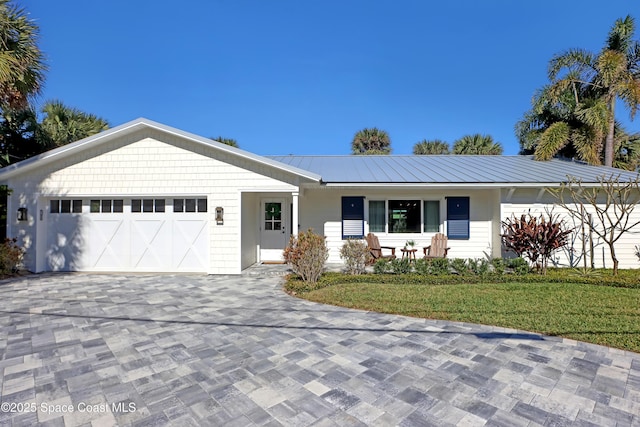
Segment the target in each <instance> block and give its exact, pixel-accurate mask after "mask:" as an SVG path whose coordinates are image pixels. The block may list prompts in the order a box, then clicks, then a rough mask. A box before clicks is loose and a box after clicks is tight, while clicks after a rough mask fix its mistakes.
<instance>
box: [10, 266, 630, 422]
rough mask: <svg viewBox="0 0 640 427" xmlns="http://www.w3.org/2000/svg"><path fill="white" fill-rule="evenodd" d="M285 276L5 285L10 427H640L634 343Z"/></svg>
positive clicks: (32, 279)
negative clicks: (614, 344) (328, 302)
mask: <svg viewBox="0 0 640 427" xmlns="http://www.w3.org/2000/svg"><path fill="white" fill-rule="evenodd" d="M281 280H282V279H281V278H278V277H268V276H261V277H247V276H238V277H215V276H188V275H186V276H185V275H159V276H147V275H88V274H48V275H37V276H29V277H26V278H20V279H13V280H9V281H4V282H0V296H1V299H0V347H1V359H0V368H1V371H0V372H1V374H2V377H1V378H2V405H1V406H2V413H0V425H5V424H6V425H9V424H12V425H36V424H38V423H42V424H43V425H60V426H61V425H65V426H76V425H100V426H101V425H129V424H133V425H175V426H187V425H238V426H248V425H285V426H289V425H320V426H329V425H384V426H388V425H397V424H399V425H407V426H408V425H437V426H446V425H504V426H525V425H581V426H588V425H597V426H606V425H612V426H613V425H619V426H620V425H635V426H638V425H640V415H639V414H640V355H639V354H635V353H629V352H623V351H617V350H610V349H607V348H604V347H599V346H594V345H587V344H581V343H576V342H573V341H568V340H561V339H552V338H546V337H540V336H538V335H535V334H529V333H517V332H516V331H511V330H505V329H497V328H490V327H482V326H475V325H468V324H460V323H447V322H438V321H428V320H421V319H412V318H406V317H399V316H391V315H383V314H377V313H368V312H363V311H355V310H348V309H343V308H336V307H329V306H323V305H319V304H314V303H310V302H306V301H302V300H298V299H295V298H292V297H290V296H288V295H286V294H284V293H283V292H282V291H281ZM34 410H35V412H34Z"/></svg>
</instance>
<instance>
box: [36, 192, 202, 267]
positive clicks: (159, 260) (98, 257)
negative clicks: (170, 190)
mask: <svg viewBox="0 0 640 427" xmlns="http://www.w3.org/2000/svg"><path fill="white" fill-rule="evenodd" d="M207 224H208V221H207V200H206V198H204V197H202V198H194V197H185V198H170V199H169V198H156V199H151V198H142V197H141V198H132V199H115V198H114V199H104V198H103V199H97V198H96V199H84V200H79V199H78V200H66V199H56V200H50V201H49V213H48V219H47V251H46V254H45V256H46V261H47V269H49V270H53V271H65V270H66V271H141V272H174V271H175V272H206V271H207V267H208V243H209V239H208V226H207Z"/></svg>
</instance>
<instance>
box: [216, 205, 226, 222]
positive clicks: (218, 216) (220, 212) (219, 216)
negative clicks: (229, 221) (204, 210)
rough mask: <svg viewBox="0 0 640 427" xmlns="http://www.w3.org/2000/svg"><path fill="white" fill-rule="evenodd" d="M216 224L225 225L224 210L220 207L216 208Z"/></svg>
mask: <svg viewBox="0 0 640 427" xmlns="http://www.w3.org/2000/svg"><path fill="white" fill-rule="evenodd" d="M216 224H218V225H222V224H224V209H223V208H222V207H220V206H218V207H217V208H216Z"/></svg>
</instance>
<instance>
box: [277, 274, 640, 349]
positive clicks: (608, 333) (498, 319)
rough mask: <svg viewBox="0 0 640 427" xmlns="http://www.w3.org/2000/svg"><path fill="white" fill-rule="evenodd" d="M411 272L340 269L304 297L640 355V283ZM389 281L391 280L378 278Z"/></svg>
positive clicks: (334, 303) (325, 302) (326, 302)
mask: <svg viewBox="0 0 640 427" xmlns="http://www.w3.org/2000/svg"><path fill="white" fill-rule="evenodd" d="M635 274H637V271H636V272H635ZM408 276H413V278H412V279H411V280H406V281H407V282H410V284H407V283H402V279H401V278H400V277H398V276H396V278H393V279H389V278H384V277H378V276H377V275H367V276H359V278H358V279H357V283H348V282H349V281H351V280H353V279H351V278H352V277H354V276H343V278H344V280H343V281H341V280H340V275H333V276H331V277H330V279H329V280H328V281H329V282H330V285H329V286H325V287H322V288H320V289H315V290H309V291H308V292H299V293H298V296H301V297H302V298H305V299H308V300H311V301H316V302H320V303H324V304H333V305H339V306H343V307H350V308H357V309H362V310H370V311H377V312H381V313H392V314H400V315H404V316H413V317H422V318H428V319H442V320H452V321H460V322H470V323H480V324H485V325H494V326H502V327H507V328H514V329H521V330H526V331H531V332H539V333H542V334H545V335H552V336H561V337H566V338H571V339H575V340H579V341H585V342H591V343H595V344H601V345H605V346H609V347H615V348H620V349H624V350H630V351H634V352H638V353H640V289H639V288H630V287H617V286H615V285H614V286H599V285H594V284H591V283H579V280H578V279H575V281H574V282H568V281H567V279H566V277H565V278H563V279H562V283H558V282H556V283H553V282H544V281H541V282H537V281H533V283H522V282H521V281H520V282H518V281H517V280H518V279H517V278H516V277H512V278H511V279H512V280H513V282H510V283H474V284H465V283H458V284H449V285H429V284H426V280H428V279H427V278H426V277H424V278H422V283H415V282H416V279H415V276H416V275H408ZM635 277H637V275H636V276H635ZM367 279H368V280H367ZM460 279H461V280H462V281H463V280H464V278H460ZM291 280H294V279H290V281H291ZM523 280H525V279H523ZM550 280H551V281H552V280H553V279H552V278H551V279H550ZM384 281H387V282H392V283H376V282H384ZM589 281H591V279H589Z"/></svg>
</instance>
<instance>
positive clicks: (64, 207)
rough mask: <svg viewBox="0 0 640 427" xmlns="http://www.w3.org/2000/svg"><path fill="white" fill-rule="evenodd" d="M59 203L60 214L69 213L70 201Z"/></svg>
mask: <svg viewBox="0 0 640 427" xmlns="http://www.w3.org/2000/svg"><path fill="white" fill-rule="evenodd" d="M60 202H61V203H60V212H62V213H71V200H61V201H60Z"/></svg>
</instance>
